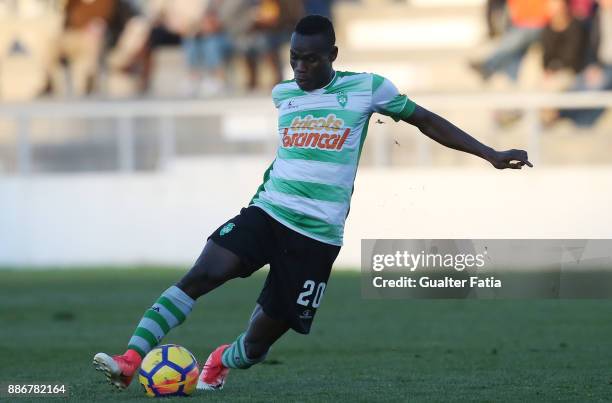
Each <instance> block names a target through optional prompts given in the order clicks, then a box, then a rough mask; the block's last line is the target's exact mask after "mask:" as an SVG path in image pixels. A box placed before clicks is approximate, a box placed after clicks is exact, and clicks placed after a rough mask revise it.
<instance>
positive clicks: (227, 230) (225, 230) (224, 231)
mask: <svg viewBox="0 0 612 403" xmlns="http://www.w3.org/2000/svg"><path fill="white" fill-rule="evenodd" d="M235 226H236V224H234V223H233V222H229V223H227V224H225V225H224V226H223V228H221V231H219V235H221V236H223V235H226V234H228V233H230V232H231V231H232V230H233V229H234V227H235Z"/></svg>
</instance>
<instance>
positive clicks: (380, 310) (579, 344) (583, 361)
mask: <svg viewBox="0 0 612 403" xmlns="http://www.w3.org/2000/svg"><path fill="white" fill-rule="evenodd" d="M178 276H180V272H178V271H173V270H151V269H147V270H145V269H142V270H141V269H138V270H117V269H100V270H89V271H30V272H26V271H0V383H3V382H21V383H32V382H56V383H65V384H67V385H69V387H70V393H71V396H70V399H69V400H71V401H84V402H90V401H149V400H148V398H146V397H144V395H143V394H142V392H141V389H140V388H139V387H138V385H132V387H130V388H129V390H127V391H124V392H117V391H115V390H113V389H112V388H111V387H110V386H109V385H107V384H106V382H105V380H103V378H102V377H101V375H100V374H99V373H97V372H95V371H94V370H93V367H92V365H91V359H92V356H93V355H94V354H95V353H96V352H98V351H106V352H111V353H115V352H121V351H123V349H124V347H125V345H126V342H127V340H128V338H129V336H130V335H131V332H132V330H133V328H134V326H135V325H136V323H137V321H138V320H139V319H140V316H141V315H142V313H143V312H144V310H145V309H146V308H147V307H148V305H150V304H151V302H152V301H153V300H154V299H155V298H156V297H157V296H158V295H159V294H160V292H161V291H163V290H164V289H165V288H166V287H167V286H168V285H169V284H171V283H172V282H173V281H174V280H176V279H177V278H178ZM263 278H264V277H263V275H262V274H258V275H255V276H253V277H251V278H249V279H246V280H237V281H234V282H231V283H229V284H226V286H224V287H222V288H221V289H219V290H217V291H215V292H213V293H212V294H210V295H208V296H207V297H205V298H202V299H201V300H200V301H199V302H198V304H197V306H196V309H195V311H194V312H193V314H192V315H191V316H190V318H189V319H188V320H187V322H186V323H185V324H184V325H183V326H181V327H180V328H178V329H175V330H174V331H173V332H172V333H171V334H170V335H169V336H168V337H167V338H166V340H165V341H167V342H173V343H179V344H182V345H184V346H186V347H187V348H189V349H190V350H191V351H192V352H193V353H194V354H195V355H196V357H198V359H199V360H204V359H205V358H206V356H207V355H208V353H209V352H210V351H211V350H212V349H213V348H214V347H216V346H217V345H219V344H221V343H224V342H228V341H231V340H233V339H234V338H235V337H236V335H237V334H238V333H239V332H241V331H242V330H243V329H244V328H245V325H246V321H247V319H248V317H249V314H250V312H251V310H252V308H253V304H254V301H255V299H256V297H257V295H258V292H259V289H260V287H261V285H262V283H263ZM611 363H612V301H606V300H599V301H588V300H587V301H585V300H574V301H571V300H569V301H558V300H549V301H534V300H531V301H495V300H493V301H491V300H483V301H477V300H391V301H388V300H364V299H362V298H361V291H360V283H359V275H358V274H357V273H344V272H337V273H334V275H333V276H332V279H331V280H330V285H329V287H328V289H327V293H326V295H325V299H324V302H323V304H322V308H321V309H320V311H319V313H318V314H317V318H316V320H315V324H314V326H313V331H312V333H311V334H310V336H301V335H298V334H296V333H290V334H287V335H286V336H285V337H284V338H283V339H282V340H281V341H280V342H279V343H278V344H277V345H275V347H274V348H273V350H272V351H271V353H270V355H269V359H268V361H267V363H266V364H263V365H258V366H256V367H253V368H252V369H250V370H248V371H237V370H235V371H232V373H231V374H230V377H229V378H228V381H227V383H226V387H225V389H224V390H223V391H221V392H216V393H212V394H211V393H206V394H205V393H198V394H196V395H194V397H192V398H190V399H189V400H188V401H196V400H206V401H231V402H236V401H258V402H269V401H316V402H319V401H351V402H353V401H362V402H372V401H383V400H386V401H407V400H408V401H419V402H420V401H432V402H439V401H480V402H501V401H524V402H531V401H567V402H585V401H610V399H611V397H612V384H611V380H612V366H611ZM28 400H31V401H41V400H40V399H38V398H30V399H27V398H11V399H8V400H7V399H3V398H2V397H0V401H15V402H21V401H28ZM173 400H178V398H175V399H173Z"/></svg>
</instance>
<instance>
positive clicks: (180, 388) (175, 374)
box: [138, 344, 200, 397]
mask: <svg viewBox="0 0 612 403" xmlns="http://www.w3.org/2000/svg"><path fill="white" fill-rule="evenodd" d="M199 373H200V371H199V369H198V363H197V361H196V359H195V358H194V357H193V354H191V353H190V352H189V350H187V349H186V348H184V347H181V346H179V345H176V344H164V345H163V346H159V347H157V348H154V349H153V350H151V351H150V352H149V354H147V355H146V357H145V358H144V359H143V360H142V364H141V365H140V371H139V372H138V379H139V380H140V384H141V385H142V386H143V388H144V390H145V393H146V394H147V396H151V397H162V396H163V397H165V396H188V395H190V394H192V393H193V391H194V390H195V388H196V385H197V384H198V375H199Z"/></svg>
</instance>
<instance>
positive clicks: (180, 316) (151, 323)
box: [128, 286, 195, 358]
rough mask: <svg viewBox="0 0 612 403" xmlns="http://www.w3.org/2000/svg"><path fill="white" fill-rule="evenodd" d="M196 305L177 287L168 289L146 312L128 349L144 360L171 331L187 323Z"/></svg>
mask: <svg viewBox="0 0 612 403" xmlns="http://www.w3.org/2000/svg"><path fill="white" fill-rule="evenodd" d="M194 303H195V301H194V300H193V299H191V297H189V295H187V294H185V293H184V292H183V291H182V290H181V289H180V288H178V287H177V286H172V287H170V288H168V289H167V290H166V291H164V292H163V293H162V295H161V296H160V297H159V298H158V299H157V301H155V303H154V304H153V306H152V307H151V308H149V309H147V311H146V312H145V314H144V316H143V317H142V319H141V320H140V323H138V327H137V328H136V331H134V334H133V335H132V338H131V339H130V342H129V343H128V349H132V350H135V351H136V352H137V353H138V354H140V356H141V357H142V358H144V356H145V355H147V353H148V352H149V351H151V350H152V349H153V348H155V346H157V345H158V344H159V342H160V341H161V340H162V339H163V338H164V336H165V335H166V334H168V332H169V331H170V329H172V328H175V327H176V326H178V325H180V324H181V323H183V322H184V321H185V318H186V317H187V315H189V313H190V312H191V309H192V308H193V304H194Z"/></svg>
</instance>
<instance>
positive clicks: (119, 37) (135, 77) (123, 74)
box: [106, 0, 152, 96]
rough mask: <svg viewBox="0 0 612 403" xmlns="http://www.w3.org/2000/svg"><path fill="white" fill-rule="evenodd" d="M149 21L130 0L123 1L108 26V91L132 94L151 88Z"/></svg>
mask: <svg viewBox="0 0 612 403" xmlns="http://www.w3.org/2000/svg"><path fill="white" fill-rule="evenodd" d="M150 28H151V27H150V24H149V23H148V21H147V19H146V18H145V17H144V16H142V15H141V10H140V8H139V7H137V5H136V4H135V3H134V2H133V1H130V0H120V1H119V4H118V8H117V12H116V13H115V18H114V19H113V20H112V21H111V24H110V27H109V37H110V38H109V42H110V43H109V48H111V49H110V50H109V53H108V57H107V60H106V64H107V67H108V81H107V90H108V93H109V94H110V95H111V96H132V95H134V94H135V93H144V92H145V91H146V90H147V89H148V87H149V81H150V75H151V74H150V73H151V62H152V59H151V54H150V49H149V46H148V44H149V37H150V34H151V29H150Z"/></svg>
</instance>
